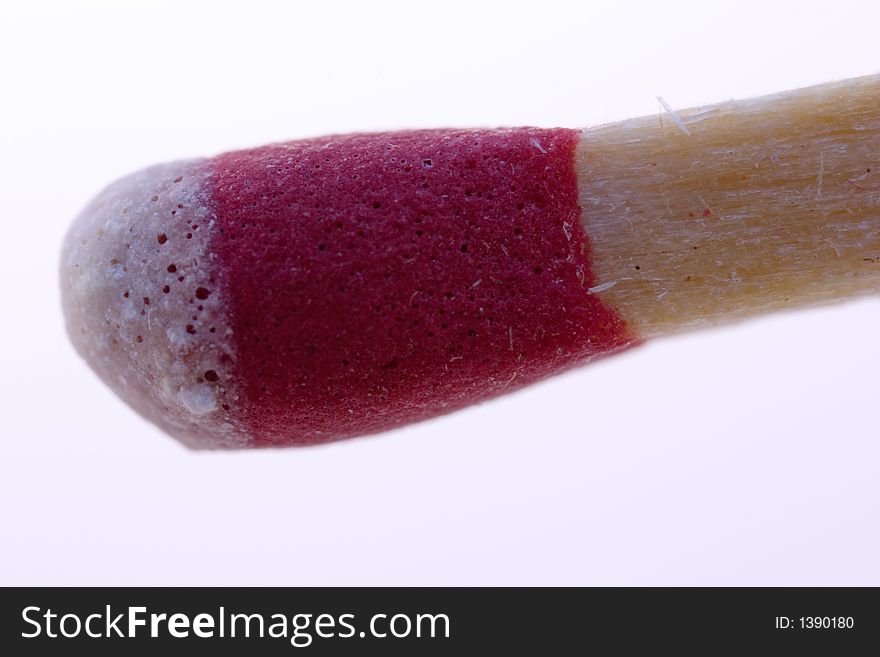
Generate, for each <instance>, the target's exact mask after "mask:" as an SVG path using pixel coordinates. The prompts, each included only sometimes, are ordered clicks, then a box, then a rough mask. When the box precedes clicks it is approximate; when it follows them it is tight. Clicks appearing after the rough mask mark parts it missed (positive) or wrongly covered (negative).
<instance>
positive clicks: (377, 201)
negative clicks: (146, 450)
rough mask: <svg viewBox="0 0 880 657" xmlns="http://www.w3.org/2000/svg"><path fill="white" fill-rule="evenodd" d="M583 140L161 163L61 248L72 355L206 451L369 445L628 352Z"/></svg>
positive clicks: (387, 139)
mask: <svg viewBox="0 0 880 657" xmlns="http://www.w3.org/2000/svg"><path fill="white" fill-rule="evenodd" d="M578 140H579V132H578V131H574V130H558V129H557V130H543V129H533V128H523V129H508V130H461V131H454V130H439V131H421V132H407V133H386V134H373V135H349V136H337V137H329V138H324V139H314V140H307V141H301V142H293V143H288V144H279V145H274V146H268V147H264V148H258V149H252V150H247V151H240V152H236V153H229V154H226V155H221V156H219V157H217V158H214V159H211V160H199V161H193V162H184V163H177V164H171V165H166V166H161V167H155V168H152V169H148V170H146V171H144V172H142V173H139V174H135V175H133V176H130V177H128V178H125V179H123V180H122V181H119V182H117V183H116V184H114V185H112V186H111V187H110V188H108V189H107V190H106V191H105V192H103V193H102V194H101V195H100V196H99V197H98V198H97V199H96V200H95V201H94V202H93V203H92V204H91V205H90V206H89V207H88V208H86V210H85V211H84V212H83V213H82V214H81V215H80V217H79V218H78V219H77V221H76V222H75V224H74V226H73V228H72V229H71V232H70V234H69V235H68V238H67V241H66V243H65V248H64V255H63V262H62V281H63V292H64V303H65V311H66V314H67V317H68V328H69V332H70V333H71V336H72V339H73V341H74V344H75V345H76V346H77V348H78V349H79V351H80V353H81V354H82V355H83V356H84V357H85V358H86V360H87V361H88V362H89V363H90V364H91V365H92V366H93V368H94V369H95V370H96V371H97V372H98V374H99V375H100V376H101V377H102V378H103V379H104V381H105V382H107V383H108V384H109V385H110V386H111V387H112V388H113V389H114V390H115V391H116V392H117V393H118V394H119V395H120V396H121V397H123V399H125V400H126V401H127V402H129V403H130V404H131V405H132V406H134V407H135V408H136V409H137V410H138V411H139V412H140V413H141V414H143V415H144V416H145V417H147V418H148V419H150V420H152V421H153V422H155V423H157V424H159V425H160V426H161V427H162V428H164V429H165V430H166V431H168V432H169V433H171V434H172V435H174V436H176V437H178V438H180V439H181V440H183V441H184V442H185V443H187V444H189V445H190V446H194V447H238V446H266V445H302V444H312V443H318V442H326V441H329V440H336V439H339V438H344V437H350V436H357V435H364V434H369V433H375V432H378V431H383V430H386V429H390V428H393V427H396V426H400V425H402V424H406V423H409V422H413V421H417V420H422V419H426V418H429V417H433V416H436V415H438V414H442V413H446V412H449V411H452V410H454V409H457V408H460V407H463V406H466V405H468V404H472V403H475V402H478V401H481V400H485V399H489V398H491V397H494V396H496V395H498V394H502V393H504V392H509V391H512V390H515V389H517V388H519V387H521V386H523V385H526V384H528V383H530V382H533V381H536V380H539V379H541V378H543V377H546V376H548V375H551V374H554V373H556V372H559V371H561V370H563V369H566V368H568V367H571V366H573V365H576V364H580V363H584V362H587V361H588V360H589V359H590V358H592V357H594V356H596V355H598V354H602V353H607V352H610V351H614V350H617V349H620V348H622V347H624V346H626V345H627V344H629V343H630V342H631V341H632V336H630V335H629V334H628V333H627V332H626V328H625V326H624V324H623V322H622V321H621V320H620V318H619V317H618V316H617V314H616V313H615V312H614V311H613V310H612V309H611V308H609V307H608V306H606V305H605V304H603V303H602V302H601V301H600V300H599V298H598V296H597V295H595V294H592V293H591V288H593V287H594V286H595V284H596V281H595V280H594V276H593V274H592V268H591V263H590V249H589V242H588V240H587V239H586V236H585V235H584V232H583V230H582V227H581V223H580V217H579V204H578V180H577V176H576V174H575V170H574V152H575V147H576V145H577V143H578Z"/></svg>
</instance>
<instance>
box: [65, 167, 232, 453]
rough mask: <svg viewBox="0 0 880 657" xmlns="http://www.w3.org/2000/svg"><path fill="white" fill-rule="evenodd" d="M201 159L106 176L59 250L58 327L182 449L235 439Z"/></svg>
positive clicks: (228, 353) (228, 355) (228, 356)
mask: <svg viewBox="0 0 880 657" xmlns="http://www.w3.org/2000/svg"><path fill="white" fill-rule="evenodd" d="M209 175H210V171H209V168H208V167H207V166H205V165H204V163H203V162H202V161H187V162H176V163H172V164H164V165H160V166H156V167H151V168H149V169H145V170H143V171H139V172H137V173H134V174H132V175H129V176H127V177H125V178H122V179H121V180H118V181H117V182H115V183H113V184H112V185H110V186H109V187H108V188H107V189H105V190H104V191H103V192H101V193H100V194H99V195H98V196H97V197H95V198H94V199H93V200H92V202H91V203H89V205H88V206H87V207H86V208H85V210H83V212H82V213H81V214H80V215H79V216H78V217H77V219H76V220H75V221H74V223H73V225H72V226H71V228H70V230H69V232H68V234H67V237H66V238H65V241H64V247H63V251H62V256H61V291H62V303H63V306H64V314H65V318H66V321H67V330H68V334H69V335H70V338H71V341H72V342H73V344H74V345H75V346H76V348H77V351H79V353H80V354H81V355H82V356H83V358H85V359H86V361H87V362H88V363H89V365H90V366H91V367H92V368H93V369H94V370H95V371H96V372H97V373H98V375H99V376H100V377H101V379H103V381H104V382H105V383H107V384H108V385H109V386H110V387H111V388H112V389H113V390H114V392H116V393H117V394H118V395H119V396H120V397H121V398H122V399H124V400H125V401H126V402H128V403H129V404H130V405H131V406H132V407H134V408H135V409H136V410H137V411H138V412H139V413H140V414H141V415H143V416H144V417H146V418H147V419H148V420H150V421H152V422H154V423H155V424H157V425H159V426H160V427H162V428H163V429H164V430H166V431H167V432H168V433H170V434H171V435H173V436H175V437H177V438H179V439H180V440H181V441H182V442H184V443H185V444H187V445H188V446H190V447H197V448H211V447H235V446H240V445H242V444H244V443H246V442H247V436H246V435H245V434H244V432H243V431H242V430H241V429H240V428H239V427H237V426H236V425H235V423H234V422H233V421H232V420H231V418H232V417H233V415H234V412H235V410H234V409H235V408H236V406H237V402H238V397H237V394H236V390H235V385H234V373H233V371H232V364H233V362H234V353H233V352H232V348H231V345H230V340H229V338H230V335H231V330H230V329H229V326H228V323H227V317H226V312H225V306H224V303H223V298H222V297H223V295H222V293H221V291H220V286H219V280H220V277H221V274H220V272H218V271H215V269H216V268H215V262H214V260H213V258H212V256H211V253H210V236H211V231H212V230H213V225H214V219H213V217H212V216H211V212H210V210H209V208H208V207H207V206H206V201H205V197H206V196H205V195H206V193H207V191H206V190H207V186H206V183H207V180H208V176H209Z"/></svg>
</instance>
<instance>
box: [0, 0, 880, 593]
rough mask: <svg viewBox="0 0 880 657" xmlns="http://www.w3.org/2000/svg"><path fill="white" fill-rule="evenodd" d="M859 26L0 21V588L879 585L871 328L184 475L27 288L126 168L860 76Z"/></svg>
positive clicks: (609, 19)
mask: <svg viewBox="0 0 880 657" xmlns="http://www.w3.org/2000/svg"><path fill="white" fill-rule="evenodd" d="M878 7H880V5H878V3H876V2H873V1H871V0H865V1H863V2H855V1H842V0H836V1H835V2H832V3H828V2H824V1H822V2H784V3H783V2H768V1H767V0H764V1H762V2H742V1H738V2H729V3H728V2H717V3H710V2H669V1H666V2H644V3H635V2H618V1H614V2H607V3H591V2H570V3H554V2H548V1H546V0H541V1H540V2H538V1H533V2H529V3H517V2H511V1H507V2H502V3H498V4H486V3H481V2H476V1H474V0H471V1H468V2H452V1H450V0H445V1H444V2H430V3H423V2H417V1H415V0H409V1H408V2H402V3H399V4H393V5H390V4H387V3H378V2H352V3H346V4H341V3H337V2H329V1H326V0H323V1H321V2H283V3H282V2H277V3H263V2H254V1H253V0H249V1H248V2H241V3H238V4H235V5H230V4H228V3H222V2H209V3H204V4H201V3H191V2H182V1H179V0H177V1H174V2H157V1H155V0H152V1H150V2H147V3H136V2H106V3H95V2H86V3H82V2H79V3H77V2H59V3H55V4H49V3H45V2H9V0H4V2H3V3H2V8H0V85H2V87H0V118H2V124H0V221H2V232H0V239H2V242H0V243H2V257H0V283H2V296H0V304H2V305H0V308H2V323H0V400H2V409H0V433H2V443H0V450H2V451H0V495H2V497H0V583H2V584H132V585H133V584H145V585H153V584H156V585H158V584H169V585H171V584H217V585H220V584H252V585H272V584H290V585H297V584H441V585H442V584H617V585H629V584H674V585H679V584H734V585H739V584H857V585H861V584H873V585H880V559H878V555H880V522H878V521H880V513H878V511H880V442H878V437H880V435H878V434H880V430H878V427H880V422H878V421H880V405H878V392H880V339H878V337H880V333H878V330H880V305H878V301H877V299H869V300H865V301H862V302H858V303H851V304H846V305H842V306H837V307H832V308H827V309H822V310H814V311H808V312H800V313H796V314H790V315H782V316H774V317H772V318H767V319H764V320H759V321H753V322H749V323H747V324H743V325H739V326H735V327H730V328H726V329H724V330H716V331H713V332H707V333H700V334H692V335H687V336H683V337H680V338H676V339H668V340H658V341H656V342H655V343H652V344H650V345H647V346H645V347H642V348H640V349H636V350H632V351H630V352H629V353H627V354H625V355H622V356H619V357H615V358H611V359H608V360H606V361H604V362H602V363H600V364H597V365H593V366H590V367H587V368H584V369H582V370H579V371H576V372H572V373H569V374H567V375H564V376H560V377H557V378H556V379H553V380H551V381H549V382H546V383H544V384H540V385H537V386H534V387H532V388H530V389H527V390H525V391H522V392H519V393H516V394H514V395H511V396H509V397H507V398H504V399H500V400H497V401H493V402H491V403H488V404H485V405H482V406H479V407H476V408H471V409H468V410H466V411H464V412H460V413H457V414H454V415H451V416H448V417H445V418H442V419H439V420H435V421H431V422H427V423H424V424H420V425H417V426H413V427H410V428H407V429H404V430H400V431H396V432H393V433H390V434H387V435H382V436H378V437H374V438H368V439H360V440H352V441H348V442H344V443H339V444H334V445H331V446H327V447H320V448H311V449H300V450H296V449H288V450H276V451H254V452H245V453H242V452H238V453H192V452H188V451H186V450H185V449H183V448H182V447H180V446H178V445H177V444H176V443H175V442H174V441H172V440H171V439H169V438H167V437H166V436H164V435H163V434H161V433H160V432H159V431H158V430H156V429H154V428H153V427H152V426H150V425H148V424H147V423H145V422H144V421H143V420H142V419H140V418H139V417H138V416H137V415H135V414H134V413H133V412H131V411H129V410H128V409H127V408H126V407H125V406H124V405H123V404H122V403H121V402H120V401H118V400H117V399H116V398H115V397H114V396H113V395H112V394H111V393H110V392H109V391H108V390H107V389H106V388H105V387H104V386H103V385H102V384H101V383H100V382H99V381H98V380H97V378H96V377H95V376H94V375H93V374H92V373H91V372H90V371H89V370H88V368H87V367H86V366H85V364H84V363H83V362H82V361H81V360H80V359H79V358H78V357H77V356H76V354H75V353H74V351H73V349H72V347H71V346H70V345H69V343H68V341H67V339H66V336H65V334H64V329H63V323H62V317H61V313H60V308H59V299H58V297H59V294H58V281H57V259H58V252H59V247H60V242H61V238H62V235H63V232H64V230H65V228H66V226H67V224H68V223H69V221H70V220H71V219H72V217H73V216H74V215H75V214H76V213H77V212H78V211H79V210H80V208H81V207H82V206H83V205H84V204H85V202H86V201H87V200H88V198H89V197H90V196H91V195H93V194H94V193H96V192H97V191H99V189H100V188H102V187H103V186H104V185H105V184H106V183H108V182H109V181H111V180H113V179H115V178H116V177H118V176H120V175H122V174H125V173H127V172H129V171H131V170H134V169H137V168H140V167H143V166H146V165H149V164H152V163H155V162H160V161H163V160H171V159H177V158H182V157H191V156H198V155H205V154H212V153H217V152H220V151H224V150H228V149H233V148H239V147H246V146H252V145H258V144H261V143H264V142H269V141H277V140H286V139H293V138H297V137H304V136H312V135H319V134H322V133H328V132H347V131H353V130H373V129H395V128H408V127H438V126H494V125H521V124H535V125H543V126H556V125H559V126H569V127H578V126H583V125H588V124H594V123H599V122H605V121H610V120H615V119H622V118H626V117H629V116H634V115H640V114H650V113H656V112H657V111H658V106H657V100H656V99H655V95H662V96H663V97H664V98H666V100H667V101H668V102H669V103H670V104H671V105H672V106H673V107H677V108H683V107H687V106H691V105H695V104H700V103H706V102H714V101H719V100H723V99H727V98H730V97H747V96H752V95H757V94H762V93H768V92H775V91H779V90H782V89H786V88H791V87H796V86H803V85H807V84H814V83H819V82H824V81H828V80H831V79H836V78H845V77H853V76H858V75H863V74H869V73H876V72H878V70H880V49H878V33H877V26H878V25H880V9H878ZM878 102H880V99H878ZM878 159H880V154H878ZM878 220H880V218H878Z"/></svg>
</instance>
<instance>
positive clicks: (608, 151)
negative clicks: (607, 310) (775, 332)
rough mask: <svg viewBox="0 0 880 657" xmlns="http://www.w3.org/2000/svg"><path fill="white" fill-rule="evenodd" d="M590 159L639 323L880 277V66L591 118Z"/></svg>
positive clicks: (802, 300)
mask: <svg viewBox="0 0 880 657" xmlns="http://www.w3.org/2000/svg"><path fill="white" fill-rule="evenodd" d="M576 169H577V172H578V178H579V185H580V203H581V207H582V221H583V222H584V227H585V229H586V231H587V233H588V235H589V237H590V240H591V242H592V248H593V257H594V265H593V266H594V272H595V274H596V280H597V281H598V284H597V285H596V286H595V287H594V288H592V292H593V293H594V294H598V295H600V297H601V299H602V300H603V301H605V302H606V303H608V304H610V305H611V306H612V307H614V308H616V309H617V311H618V312H619V313H620V314H621V316H622V317H623V318H624V319H625V320H626V321H627V323H628V324H629V326H630V327H631V329H632V330H633V331H634V333H636V334H637V335H641V336H642V337H650V336H655V335H663V334H669V333H675V332H678V331H682V330H685V329H690V328H695V327H700V326H708V325H713V324H718V323H722V322H727V321H733V320H736V319H740V318H744V317H748V316H752V315H758V314H763V313H767V312H771V311H776V310H781V309H785V308H794V307H799V306H809V305H817V304H822V303H829V302H832V301H836V300H840V299H845V298H849V297H854V296H860V295H866V294H872V293H876V292H877V291H880V75H878V76H870V77H865V78H859V79H855V80H849V81H844V82H837V83H832V84H826V85H821V86H817V87H810V88H807V89H800V90H797V91H791V92H786V93H782V94H777V95H773V96H767V97H763V98H758V99H752V100H745V101H731V102H725V103H720V104H718V105H712V106H708V107H702V108H695V109H690V110H684V111H681V112H678V113H677V115H675V116H673V115H671V114H669V113H667V112H664V113H662V114H659V115H654V116H647V117H642V118H637V119H632V120H628V121H623V122H620V123H615V124H610V125H604V126H599V127H595V128H588V129H587V130H585V131H584V132H583V136H582V139H581V141H580V143H579V145H578V147H577V150H576Z"/></svg>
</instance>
